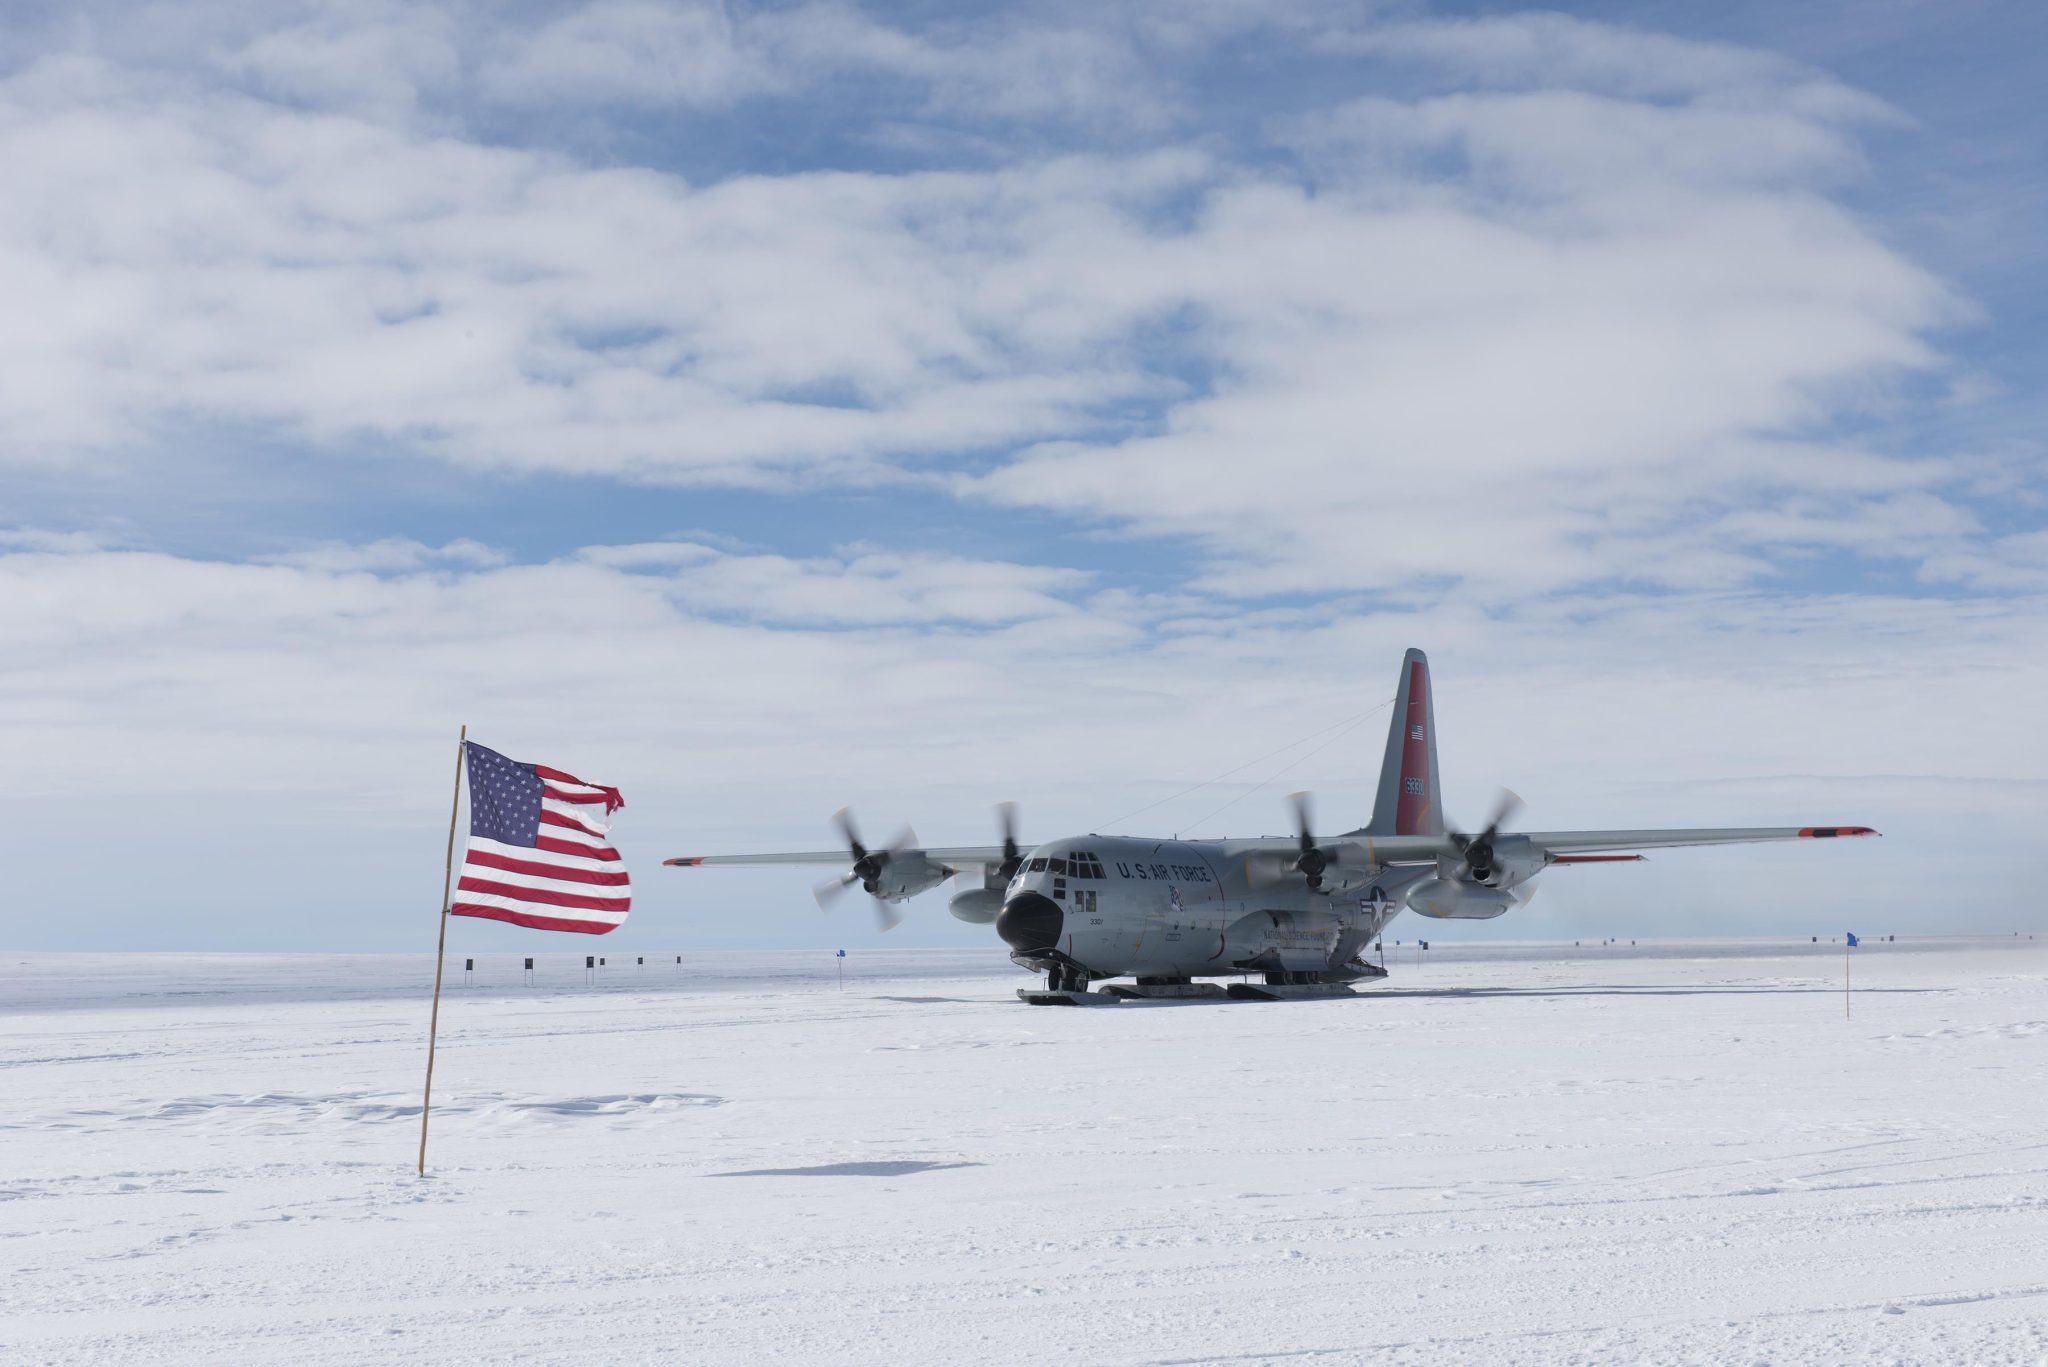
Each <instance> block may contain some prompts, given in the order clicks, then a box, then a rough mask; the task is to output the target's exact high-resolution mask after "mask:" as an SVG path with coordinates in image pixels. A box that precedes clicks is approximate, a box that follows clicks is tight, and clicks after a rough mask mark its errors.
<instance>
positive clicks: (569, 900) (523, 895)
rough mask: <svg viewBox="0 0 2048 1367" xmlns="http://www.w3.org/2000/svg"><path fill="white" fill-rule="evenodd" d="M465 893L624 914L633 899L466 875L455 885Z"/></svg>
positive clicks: (542, 904)
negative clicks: (502, 881) (477, 893)
mask: <svg viewBox="0 0 2048 1367" xmlns="http://www.w3.org/2000/svg"><path fill="white" fill-rule="evenodd" d="M455 886H456V887H457V888H459V889H461V890H462V891H464V892H488V893H493V894H495V895H497V896H499V897H509V898H511V899H512V900H513V901H515V902H534V903H538V904H539V905H541V906H549V907H576V908H578V909H580V910H583V911H624V910H626V909H627V908H628V907H629V906H631V905H632V899H631V898H630V897H587V896H585V895H583V894H582V893H576V892H549V891H547V890H546V889H544V888H528V887H521V886H520V885H519V884H517V883H493V882H491V881H489V880H488V879H484V878H472V877H470V876H469V875H468V874H464V875H463V877H462V881H461V882H459V883H457V884H456V885H455Z"/></svg>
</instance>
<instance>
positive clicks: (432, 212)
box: [0, 0, 2048, 953]
mask: <svg viewBox="0 0 2048 1367" xmlns="http://www.w3.org/2000/svg"><path fill="white" fill-rule="evenodd" d="M2044 53H2048V17H2044V16H2043V14H2042V12H2041V11H2039V10H2038V9H2037V8H2035V7H2031V6H2027V5H2023V4H2019V3H1998V4H1994V3H1956V4H1941V5H1936V4H1932V3H1914V2H1911V0H1858V2H1857V3H1835V4H1828V3H1822V4H1815V5H1806V6H1799V7H1796V8H1788V7H1784V6H1780V5H1769V4H1763V3H1740V2H1738V3H1733V4H1715V5H1704V4H1677V3H1663V4H1658V3H1651V4H1642V3H1631V4H1627V5H1622V4H1612V3H1610V4H1587V5H1581V6H1576V7H1569V8H1565V9H1557V10H1530V9H1520V8H1516V7H1512V6H1505V5H1451V4H1445V5H1435V6H1432V5H1424V4H1419V3H1389V4H1317V3H1306V2H1303V3H1295V2H1294V0H1261V3H1258V4H1250V3H1237V2H1236V0H1181V2H1179V3H1156V4H1155V3H1130V4H1102V3H1091V4H1080V3H1041V4H1020V5H1015V6H1006V7H1000V8H991V7H981V6H949V5H944V4H924V3H906V4H898V5H868V6H860V5H855V4H851V3H838V2H837V0H817V2H815V3H798V4H760V5H730V6H722V5H718V4H702V3H665V4H655V3H639V2H638V0H598V2H597V3H589V4H551V5H542V4H509V5H507V4H493V5H483V4H468V3H440V4H434V3H420V4H410V3H409V4H395V3H394V4H379V3H376V2H375V0H351V3H327V2H325V0H264V3H261V4H258V3H253V0H198V2H197V3H191V2H189V0H188V2H187V3H178V4H155V3H118V2H117V0H107V2H106V3H90V2H88V3H85V4H75V3H66V4H62V5H59V4H55V3H51V4H46V5H45V4H39V3H36V2H35V0H30V2H29V3H27V4H17V5H15V6H13V7H12V8H11V9H10V21H9V23H8V25H7V26H6V28H5V30H4V31H0V177H4V183H5V184H6V185H7V186H8V187H9V189H8V193H7V194H6V195H5V196H4V197H0V298H4V299H6V300H7V301H8V307H7V308H6V310H5V311H4V313H0V643H4V654H0V763H4V764H5V766H6V770H7V772H8V773H9V774H10V776H11V778H12V782H11V784H10V791H9V794H8V796H6V797H5V798H4V799H0V801H4V802H5V804H6V808H7V811H6V820H5V822H4V825H0V831H4V833H0V859H4V866H5V868H6V869H7V876H6V882H5V887H6V891H7V896H6V897H5V899H4V902H0V946H4V947H8V948H16V949H138V950H144V949H254V950H290V949H308V950H320V949H337V950H338V949H352V950H416V949H422V948H425V947H426V946H427V945H428V944H429V943H430V942H431V941H432V938H433V932H434V921H435V914H436V911H437V909H438V907H439V894H440V878H441V873H442V860H443V852H444V842H445V840H446V835H447V826H446V821H447V808H448V799H449V784H450V779H451V777H452V769H453V760H454V748H455V734H456V730H457V728H458V726H461V725H464V724H466V725H467V726H468V727H469V728H470V734H471V735H472V736H473V737H475V738H477V739H479V740H481V741H482V742H484V743H485V744H488V745H490V746H492V747H493V748H496V749H498V750H500V751H502V752H504V753H506V754H509V755H512V756H514V757H516V758H520V759H525V760H536V761H540V762H542V763H546V764H550V765H553V766H556V767H558V768H562V769H566V770H569V771H571V772H574V773H576V774H579V775H581V776H582V777H584V778H587V779H590V780H593V781H597V782H603V783H607V784H614V785H617V786H618V787H619V788H620V789H621V790H622V791H623V793H624V795H625V798H626V807H625V808H624V810H623V811H621V812H620V813H619V814H618V816H617V818H616V822H615V826H614V835H615V836H616V839H617V843H618V845H619V847H620V849H621V850H622V851H623V852H624V854H625V855H626V857H627V859H628V861H629V864H630V866H631V867H632V869H633V872H634V877H635V884H636V896H635V910H634V912H633V916H632V919H631V920H630V921H629V923H628V925H627V926H626V927H625V928H624V929H622V930H621V931H619V932H617V933H615V934H613V935H612V936H609V937H607V938H606V940H605V941H603V942H601V943H600V942H598V941H589V942H585V941H583V940H582V939H581V938H580V937H564V936H548V935H544V934H542V933H539V932H532V931H525V930H520V929H517V928H511V927H500V926H496V925H491V924H487V923H482V922H458V923H457V925H456V929H455V930H454V932H453V934H452V936H451V946H452V947H454V948H455V949H456V951H457V952H460V951H461V950H462V949H464V948H467V949H469V950H471V951H474V952H567V951H574V952H583V951H585V950H586V949H589V950H592V951H594V950H595V949H597V948H600V947H602V948H605V949H607V950H608V951H609V950H617V951H622V952H631V951H632V950H633V949H635V948H651V949H667V948H674V949H677V950H688V949H710V948H742V947H744V948H753V947H787V948H800V949H816V950H818V951H820V952H821V953H829V951H830V949H831V948H833V947H837V946H841V945H845V946H849V947H851V948H855V949H858V948H860V947H862V946H867V945H872V944H875V943H877V941H876V940H875V931H874V930H873V927H872V925H871V923H870V921H869V919H868V917H867V914H866V912H865V910H864V909H863V908H861V907H860V906H859V905H858V899H850V900H849V902H848V903H846V904H843V906H842V909H840V910H836V911H834V912H833V913H832V914H831V915H830V916H821V914H820V913H819V911H818V910H817V908H816V907H815V905H814V904H813V902H812V900H811V896H810V892H809V883H810V880H811V877H812V876H815V875H805V874H801V873H787V872H769V871H729V870H720V871H713V870H690V871H684V870H673V869H665V868H662V867H661V866H660V864H659V861H660V860H661V859H662V858H665V857H668V856H670V855H676V854H706V853H725V852H739V851H747V850H772V849H786V848H799V849H809V848H820V847H823V846H826V845H829V844H830V843H831V840H832V837H831V828H830V825H829V818H830V814H831V813H832V812H833V811H834V810H835V809H837V808H839V807H841V806H842V805H850V806H851V807H852V809H853V810H854V811H855V812H856V813H857V814H858V815H859V818H860V820H861V822H862V824H863V826H864V827H865V828H866V829H867V831H868V832H869V833H870V834H871V835H873V836H876V837H879V836H881V835H884V834H886V833H887V832H889V831H891V830H893V829H895V828H896V827H899V826H900V825H902V824H904V823H910V824H912V825H913V826H914V828H915V830H916V832H917V833H918V835H919V836H921V837H922V838H923V839H924V840H925V841H927V842H929V843H933V844H953V843H980V842H984V841H987V840H990V839H992V838H993V832H994V829H995V826H994V818H993V816H992V815H991V807H992V804H994V803H996V802H998V801H1003V800H1014V801H1016V802H1017V803H1018V804H1019V805H1020V808H1021V812H1022V819H1023V823H1024V833H1025V835H1026V837H1027V839H1050V838H1053V837H1055V836H1058V835H1064V834H1075V833H1079V832H1083V831H1114V832H1122V833H1133V834H1161V835H1167V834H1180V835H1194V836H1209V835H1225V834H1231V835H1256V834H1272V833H1280V832H1282V831H1284V830H1286V829H1287V823H1288V817H1287V814H1286V808H1285V804H1284V799H1285V795H1286V794H1287V793H1289V792H1291V791H1294V790H1295V789H1298V788H1307V789H1311V790H1313V791H1314V792H1315V793H1316V795H1317V803H1318V812H1319V824H1327V825H1328V826H1329V828H1330V829H1333V830H1335V829H1343V828H1348V827H1351V826H1355V825H1358V824H1361V823H1362V822H1363V821H1364V820H1365V819H1366V817H1367V816H1368V814H1369V809H1370V805H1371V794H1372V789H1373V785H1374V782H1375V779H1376V776H1377V768H1378V763H1379V755H1380V751H1381V747H1382V743H1383V740H1384V734H1385V732H1384V727H1385V713H1384V711H1376V710H1374V709H1378V708H1380V706H1381V705H1382V704H1383V703H1385V702H1386V701H1387V700H1388V699H1389V698H1390V697H1391V695H1392V693H1393V687H1394V682H1395V671H1396V666H1397V665H1398V663H1399V661H1400V658H1401V652H1402V651H1403V650H1404V649H1405V648H1407V647H1409V646H1419V647H1421V648H1423V649H1425V650H1427V651H1428V652H1429V653H1430V656H1431V659H1432V663H1433V666H1434V674H1435V690H1436V702H1437V708H1438V715H1439V724H1440V737H1439V745H1440V752H1441V758H1442V765H1443V772H1444V783H1445V788H1446V805H1447V807H1448V808H1449V810H1450V812H1451V814H1452V815H1453V816H1461V815H1462V816H1463V817H1464V818H1465V819H1466V820H1468V821H1476V820H1477V819H1479V817H1480V815H1481V814H1482V813H1483V812H1484V811H1485V809H1486V808H1487V807H1488V806H1489V805H1490V803H1491V801H1492V798H1493V795H1494V793H1495V792H1496V791H1498V789H1499V788H1500V787H1502V786H1504V785H1505V786H1510V787H1512V788H1514V789H1515V790H1516V791H1517V792H1518V793H1520V794H1521V795H1522V797H1523V798H1524V799H1525V800H1526V802H1527V804H1528V805H1527V810H1526V812H1525V814H1524V817H1523V821H1524V823H1525V824H1526V825H1528V826H1529V827H1532V828H1544V829H1557V828H1568V827H1574V826H1585V827H1595V828H1605V827H1612V826H1665V825H1673V826H1676V825H1688V824H1707V825H1751V824H1764V825H1768V824H1794V825H1804V824H1815V823H1822V824H1826V823H1859V824H1868V825H1872V826H1875V827H1877V828H1879V829H1880V830H1882V831H1883V832H1884V833H1885V838H1884V839H1883V840H1882V841H1865V842H1857V843H1856V844H1853V845H1843V846H1835V847H1826V848H1821V847H1814V846H1808V845H1800V846H1796V847H1791V848H1774V847H1765V848H1758V849H1737V850H1715V851H1674V852H1672V853H1670V854H1668V855H1663V854H1660V855H1658V856H1656V857H1654V858H1653V859H1651V860H1650V861H1648V862H1646V863H1644V864H1641V865H1630V866H1625V867H1612V868H1587V869H1570V870H1557V871H1554V872H1553V873H1551V874H1550V875H1548V876H1546V878H1545V879H1544V880H1543V885H1542V893H1541V895H1540V896H1538V897H1537V898H1536V900H1535V901H1534V902H1533V903H1532V904H1531V905H1529V906H1528V907H1526V908H1522V909H1518V910H1517V911H1516V912H1514V913H1513V914H1511V915H1510V916H1509V917H1507V918H1504V919H1503V920H1501V921H1498V922H1492V923H1486V924H1483V925H1480V924H1465V925H1432V924H1431V923H1427V922H1422V921H1419V920H1408V921H1404V922H1403V923H1401V926H1400V929H1401V930H1403V931H1407V932H1409V933H1423V934H1429V933H1431V932H1434V933H1436V935H1437V937H1438V938H1446V939H1447V938H1452V937H1457V938H1476V937H1479V936H1496V937H1510V938H1556V937H1567V938H1571V937H1578V936H1583V935H1594V936H1598V935H1625V936H1630V937H1637V936H1658V935H1710V934H1731V935H1733V934H1743V935H1758V934H1807V933H1823V932H1838V931H1839V930H1840V929H1842V928H1844V927H1847V928H1851V929H1858V930H1860V931H1863V932H1864V933H1886V932H1892V933H1902V934H1904V933H1914V932H1930V933H1932V932H1958V931H1972V932H1974V931H1981V932H1986V933H2007V932H2010V931H2011V930H2013V929H2015V928H2042V927H2043V926H2044V923H2048V917H2044V915H2043V913H2042V895H2041V889H2040V882H2039V879H2038V877H2037V876H2036V875H2035V874H2034V873H2033V870H2034V869H2035V868H2036V867H2038V866H2039V865H2040V863H2041V859H2040V856H2041V854H2042V853H2043V841H2042V839H2041V835H2040V832H2041V830H2042V826H2043V818H2044V817H2048V782H2044V777H2043V776H2044V775H2048V728H2043V727H2042V726H2041V725H2040V724H2039V722H2038V719H2037V717H2038V709H2039V699H2040V698H2042V697H2044V696H2048V611H2044V607H2048V513H2044V496H2048V472H2044V465H2043V447H2042V439H2041V436H2040V433H2041V432H2042V431H2043V430H2044V421H2043V419H2044V417H2048V413H2044V412H2043V408H2044V405H2043V400H2042V394H2041V387H2040V384H2039V377H2040V375H2041V374H2042V371H2043V365H2044V362H2048V283H2044V282H2048V270H2044V266H2048V259H2044V258H2048V240H2044V238H2043V237H2042V235H2041V234H2040V233H2039V231H2038V225H2039V223H2040V222H2041V221H2042V218H2043V213H2044V210H2048V175H2044V167H2048V107H2044V105H2043V102H2042V101H2041V100H2040V99H2039V95H2038V92H2039V89H2040V87H2041V84H2042V80H2043V77H2044V75H2048V73H2044V71H2043V70H2042V67H2043V65H2044V57H2043V55H2042V54H2044ZM1197 785H1202V786H1197ZM1189 789H1193V791H1191V792H1190V791H1186V790H1189ZM907 910H908V911H909V913H910V915H909V917H908V919H907V920H906V922H905V924H904V925H903V926H902V927H900V928H899V929H898V930H896V931H894V932H892V933H891V935H890V936H889V939H888V941H887V942H886V943H888V944H890V945H891V946H914V945H957V946H967V945H979V944H985V945H987V946H988V947H989V949H990V952H991V953H995V952H998V951H999V950H1000V946H999V945H998V944H997V943H996V942H995V941H994V939H993V937H992V934H991V932H990V931H989V930H988V929H987V928H986V927H975V926H968V925H962V924H959V923H956V922H954V921H953V920H952V919H951V918H949V917H948V916H947V914H946V911H945V906H944V894H943V893H939V894H932V895H928V896H926V897H924V898H922V899H919V900H917V901H915V902H912V903H911V904H910V905H909V907H908V908H907Z"/></svg>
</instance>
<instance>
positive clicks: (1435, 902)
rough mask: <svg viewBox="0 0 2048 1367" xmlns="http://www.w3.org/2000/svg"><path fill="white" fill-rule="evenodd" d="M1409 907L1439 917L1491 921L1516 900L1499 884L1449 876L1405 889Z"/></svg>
mask: <svg viewBox="0 0 2048 1367" xmlns="http://www.w3.org/2000/svg"><path fill="white" fill-rule="evenodd" d="M1405 900H1406V901H1407V903H1408V909H1409V910H1410V911H1412V912H1414V913H1416V914H1417V915H1419V916H1428V917H1432V918H1434V919H1436V920H1439V921H1490V920H1492V919H1493V918H1494V917H1496V916H1498V915H1500V914H1501V913H1502V912H1504V911H1506V910H1507V909H1508V908H1509V907H1511V906H1513V905H1514V904H1515V899H1514V897H1513V896H1511V895H1510V894H1509V893H1507V892H1505V891H1503V890H1501V889H1499V888H1485V887H1480V886H1479V885H1478V884H1476V883H1461V882H1457V881H1454V880H1452V879H1449V878H1429V879H1425V880H1424V881H1422V882H1420V883H1417V884H1416V885H1415V886H1414V887H1412V888H1410V889H1408V895H1407V897H1406V899H1405Z"/></svg>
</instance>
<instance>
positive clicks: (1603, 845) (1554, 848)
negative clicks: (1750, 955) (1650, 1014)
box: [1276, 826, 1877, 865]
mask: <svg viewBox="0 0 2048 1367" xmlns="http://www.w3.org/2000/svg"><path fill="white" fill-rule="evenodd" d="M1876 834H1877V832H1876V831H1874V830H1872V829H1871V828H1870V827H1868V826H1705V827H1698V828H1694V829H1690V830H1686V829H1680V830H1662V831H1504V832H1502V833H1501V836H1500V843H1501V844H1503V845H1506V844H1508V843H1509V842H1514V843H1517V844H1519V843H1521V842H1523V841H1526V842H1528V844H1530V845H1533V846H1534V847H1536V848H1537V849H1539V850H1542V851H1543V852H1544V854H1545V855H1546V856H1547V857H1548V859H1549V862H1551V863H1574V862H1578V861H1579V860H1582V859H1583V860H1585V861H1586V862H1594V861H1595V860H1596V859H1597V857H1598V856H1601V855H1607V856H1609V857H1612V858H1616V859H1626V858H1631V857H1637V856H1635V855H1634V854H1633V852H1634V851H1638V850H1666V849H1677V848H1679V847H1680V846H1684V845H1755V844H1760V843H1762V842H1764V841H1770V840H1830V839H1836V838H1839V837H1844V836H1852V835H1876ZM1343 840H1344V842H1345V843H1347V844H1350V845H1354V846H1357V847H1359V848H1362V849H1363V850H1364V851H1365V857H1366V859H1367V860H1368V861H1370V862H1372V863H1376V864H1389V865H1391V864H1426V863H1429V862H1430V861H1431V860H1434V859H1438V858H1442V857H1450V858H1456V857H1457V855H1458V848H1457V846H1456V845H1455V844H1453V843H1452V841H1451V840H1450V838H1449V837H1447V836H1441V835H1382V836H1373V835H1367V834H1366V833H1365V832H1363V831H1353V832H1351V833H1350V834H1348V835H1346V836H1344V837H1343ZM1276 843H1277V842H1276Z"/></svg>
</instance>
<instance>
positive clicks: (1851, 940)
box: [1849, 930, 1856, 949]
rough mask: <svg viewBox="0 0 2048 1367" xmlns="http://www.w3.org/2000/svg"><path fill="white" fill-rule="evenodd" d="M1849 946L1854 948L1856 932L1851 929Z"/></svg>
mask: <svg viewBox="0 0 2048 1367" xmlns="http://www.w3.org/2000/svg"><path fill="white" fill-rule="evenodd" d="M1849 948H1851V949H1854V948H1856V932H1855V931H1853V930H1852V931H1850V932H1849Z"/></svg>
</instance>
